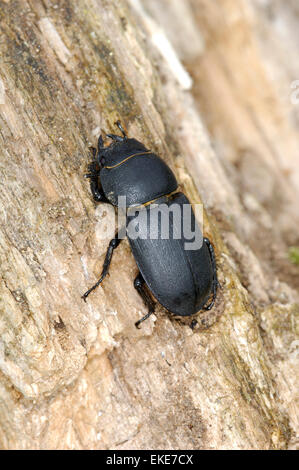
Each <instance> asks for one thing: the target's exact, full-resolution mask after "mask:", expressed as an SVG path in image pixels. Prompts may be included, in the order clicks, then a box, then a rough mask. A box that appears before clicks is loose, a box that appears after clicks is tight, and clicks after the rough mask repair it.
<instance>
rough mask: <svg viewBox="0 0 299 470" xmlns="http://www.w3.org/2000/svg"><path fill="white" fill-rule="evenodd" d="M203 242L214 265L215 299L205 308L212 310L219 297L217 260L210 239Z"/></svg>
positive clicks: (213, 288) (213, 290)
mask: <svg viewBox="0 0 299 470" xmlns="http://www.w3.org/2000/svg"><path fill="white" fill-rule="evenodd" d="M203 242H204V243H205V244H206V245H207V247H208V250H209V253H210V258H211V263H212V270H213V284H212V292H213V298H212V300H211V302H210V303H209V304H208V305H207V306H206V307H204V309H205V310H211V308H213V306H214V304H215V300H216V297H217V287H218V286H219V282H218V277H217V267H216V258H215V251H214V248H213V245H212V243H211V242H210V240H209V239H208V238H204V239H203Z"/></svg>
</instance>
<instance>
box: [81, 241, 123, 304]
mask: <svg viewBox="0 0 299 470" xmlns="http://www.w3.org/2000/svg"><path fill="white" fill-rule="evenodd" d="M121 241H122V238H118V233H117V234H116V235H115V238H112V240H111V241H110V243H109V246H108V250H107V252H106V256H105V261H104V264H103V270H102V274H101V277H100V279H99V280H98V281H97V282H96V283H95V285H94V286H92V287H91V288H90V289H88V291H86V292H85V294H83V295H82V299H83V300H84V302H86V298H87V297H88V296H89V294H90V293H91V292H92V291H93V290H94V289H96V288H97V287H98V286H99V285H100V284H101V282H102V281H103V279H104V278H105V277H106V276H107V274H108V271H109V266H110V263H111V259H112V255H113V251H114V250H115V248H117V247H118V245H119V244H120V242H121Z"/></svg>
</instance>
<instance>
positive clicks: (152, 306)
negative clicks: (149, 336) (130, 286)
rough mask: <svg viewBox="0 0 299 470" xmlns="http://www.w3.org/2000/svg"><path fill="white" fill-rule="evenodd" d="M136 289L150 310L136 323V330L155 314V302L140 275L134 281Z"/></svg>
mask: <svg viewBox="0 0 299 470" xmlns="http://www.w3.org/2000/svg"><path fill="white" fill-rule="evenodd" d="M134 287H135V289H136V290H137V291H138V293H139V295H140V296H141V297H142V300H143V302H144V303H145V305H146V306H147V308H148V313H147V314H146V315H144V317H142V318H141V319H140V320H138V321H137V322H136V323H135V326H136V328H139V325H140V323H142V322H143V321H144V320H147V318H148V317H150V316H151V315H152V314H153V313H154V311H155V302H154V301H153V300H152V298H151V297H150V295H149V293H148V292H147V290H146V287H145V280H144V279H143V277H142V275H141V274H140V273H139V274H138V275H137V277H136V279H135V281H134Z"/></svg>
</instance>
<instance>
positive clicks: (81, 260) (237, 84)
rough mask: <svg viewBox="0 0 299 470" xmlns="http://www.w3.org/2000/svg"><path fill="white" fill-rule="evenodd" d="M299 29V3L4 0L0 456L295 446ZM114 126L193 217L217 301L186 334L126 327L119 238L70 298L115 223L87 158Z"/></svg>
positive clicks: (164, 323) (135, 301) (130, 265)
mask: <svg viewBox="0 0 299 470" xmlns="http://www.w3.org/2000/svg"><path fill="white" fill-rule="evenodd" d="M298 19H299V8H298V3H297V1H296V0H293V1H289V2H284V1H283V0H273V1H258V0H251V1H245V0H244V1H243V0H234V1H232V0H225V1H223V0H222V1H220V0H219V1H211V0H189V1H186V2H183V1H179V0H176V1H175V0H173V1H166V0H163V1H162V0H160V1H158V0H144V1H138V0H130V1H129V0H128V1H117V0H113V1H104V0H79V1H55V2H54V1H53V2H51V1H50V0H44V1H38V0H28V1H21V0H19V1H14V0H11V1H9V0H5V1H0V34H1V36H0V54H1V69H0V98H1V104H0V126H1V128H0V151H1V161H0V166H1V168H0V170H1V193H0V200H1V213H0V217H1V220H0V223H1V230H0V257H1V276H2V280H1V294H0V301H1V313H0V315H1V316H0V335H1V338H0V447H1V448H4V449H13V448H18V449H45V448H48V449H56V448H63V449H91V448H95V449H107V448H108V449H133V448H137V449H148V448H149V449H165V448H169V449H183V448H185V449H194V448H196V449H197V448H204V449H215V448H217V449H225V448H234V449H245V448H246V449H270V448H286V447H290V448H293V447H295V445H296V429H297V427H298V409H297V408H296V401H295V391H296V373H297V371H298V362H297V364H296V346H298V342H299V341H298V336H296V318H298V297H299V296H298V266H297V265H296V264H294V263H292V262H291V261H290V258H289V251H288V250H289V247H290V246H295V247H296V246H298V244H299V238H298V223H299V213H298V200H299V189H298V188H299V185H298V182H299V155H298V123H299V105H297V106H296V105H295V104H291V99H290V93H291V88H290V85H291V83H292V82H293V80H296V79H298V78H299V76H298V74H299V72H298V70H299V60H298V50H299V36H298V27H297V24H298ZM165 37H167V38H168V39H169V41H171V43H172V47H173V48H174V49H173V52H174V51H175V52H174V54H173V55H172V53H171V52H172V51H171V50H169V49H167V47H168V43H167V42H166V43H165ZM176 60H180V61H181V63H183V64H184V66H180V63H177V62H176ZM186 70H187V71H188V72H187V71H186ZM188 73H189V75H188ZM190 76H192V78H193V87H192V88H191V89H190V84H191V79H190ZM116 119H120V120H121V121H122V122H123V123H124V125H126V126H127V129H128V132H129V134H130V136H135V137H136V138H138V139H140V140H142V141H144V142H145V143H146V145H148V146H149V147H150V148H152V149H154V150H155V151H157V152H158V153H159V154H160V155H161V156H162V157H163V158H164V159H165V161H167V162H168V163H169V164H170V166H171V167H172V168H173V169H174V170H175V172H176V174H177V176H178V179H179V181H180V185H181V188H182V189H183V190H184V191H185V193H186V194H187V195H188V196H189V198H190V199H191V200H192V202H194V203H196V202H200V201H202V202H203V204H204V208H205V217H204V232H205V234H206V235H207V236H209V237H210V239H211V240H212V242H213V244H214V246H215V250H216V255H217V263H218V272H219V280H220V283H221V285H222V289H221V290H220V292H219V296H218V300H217V305H216V307H215V308H214V309H213V310H212V311H211V312H209V313H206V312H205V313H200V315H199V317H198V319H199V328H197V329H196V330H194V331H192V330H191V329H190V328H189V326H188V324H183V323H182V322H178V321H176V320H174V319H172V318H171V317H170V316H169V315H168V314H167V312H166V311H165V310H163V309H162V308H161V307H158V308H157V311H156V315H155V316H153V317H152V318H151V319H150V320H149V321H147V322H146V323H144V325H143V327H142V329H141V330H136V329H135V327H134V322H135V321H136V320H137V319H138V318H139V317H141V315H144V314H145V313H146V308H145V307H144V305H143V303H142V301H141V299H140V298H139V296H138V294H137V293H136V291H135V290H134V287H133V279H134V277H135V275H136V273H137V269H136V265H135V262H134V259H133V257H132V254H131V252H130V249H129V245H128V243H127V241H125V242H123V243H122V244H121V245H120V247H119V248H118V250H117V251H116V253H115V254H114V258H113V261H112V266H111V270H110V276H109V277H108V278H107V279H106V280H105V283H103V285H102V287H99V288H98V290H97V291H96V292H95V293H94V294H93V295H91V296H90V298H89V300H88V303H86V304H84V302H83V301H82V299H81V298H80V296H81V294H82V293H83V292H84V291H85V290H86V288H87V287H89V286H90V285H91V284H92V283H93V282H94V281H95V280H96V279H97V277H98V276H99V273H100V271H101V266H102V263H103V256H104V253H105V251H106V249H107V245H108V240H104V241H103V240H102V239H101V234H102V233H103V231H105V230H107V227H108V225H109V222H110V221H111V220H112V218H113V212H111V211H110V208H109V207H107V205H99V206H98V207H96V206H95V204H94V203H93V201H92V198H91V196H90V192H89V187H88V183H87V181H86V180H84V178H83V174H84V172H85V171H86V165H87V162H88V160H89V158H90V157H89V152H88V146H89V145H94V144H95V142H96V138H97V137H98V135H99V132H100V129H101V128H103V129H105V130H107V131H108V130H110V131H112V130H114V129H113V123H114V121H115V120H116ZM293 253H294V249H293ZM295 253H296V249H295ZM292 259H293V261H296V257H294V256H293V257H292Z"/></svg>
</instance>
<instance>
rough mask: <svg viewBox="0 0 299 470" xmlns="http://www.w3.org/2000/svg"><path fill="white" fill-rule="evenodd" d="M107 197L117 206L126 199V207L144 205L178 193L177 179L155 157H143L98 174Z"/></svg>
mask: <svg viewBox="0 0 299 470" xmlns="http://www.w3.org/2000/svg"><path fill="white" fill-rule="evenodd" d="M101 184H102V187H103V190H104V193H105V195H106V197H107V198H108V199H109V201H111V203H112V204H113V205H117V203H118V197H119V196H126V206H127V207H129V206H131V205H139V204H145V203H147V202H149V201H152V200H153V199H155V198H158V197H160V196H163V195H165V194H169V193H171V192H173V191H175V190H176V189H177V181H176V178H175V176H174V174H173V172H172V171H171V169H170V168H169V167H168V166H167V165H166V163H165V162H164V161H163V160H161V158H159V157H158V156H157V155H156V154H154V153H143V154H137V155H135V156H132V157H131V158H130V157H129V158H127V159H125V160H124V161H123V162H121V163H120V164H118V165H116V166H111V167H110V168H109V167H108V168H107V167H104V168H103V169H102V170H101Z"/></svg>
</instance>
